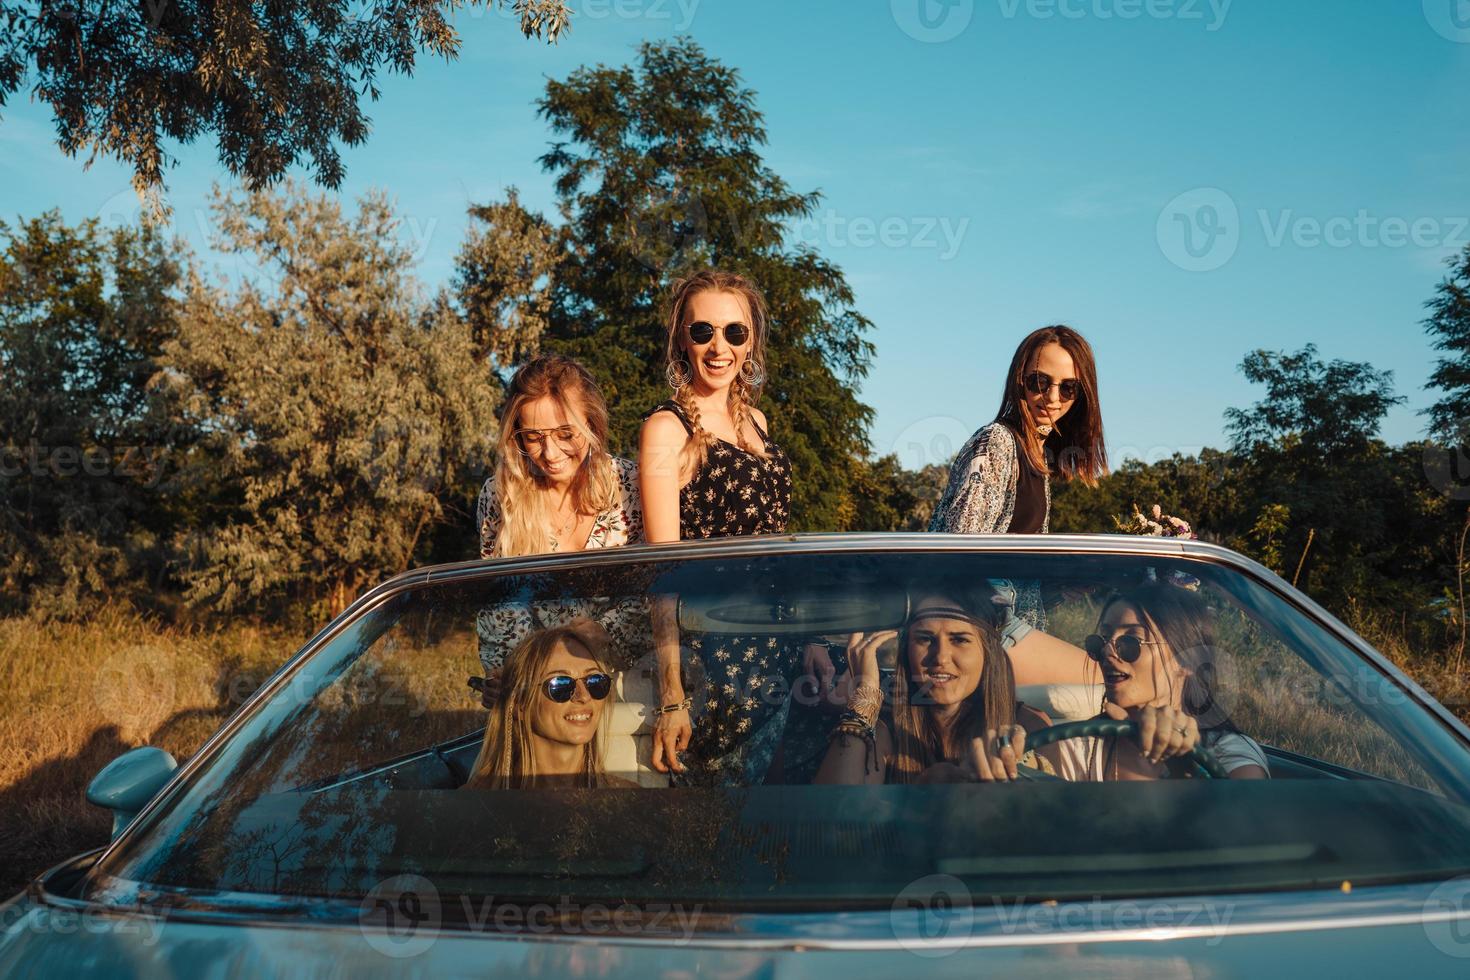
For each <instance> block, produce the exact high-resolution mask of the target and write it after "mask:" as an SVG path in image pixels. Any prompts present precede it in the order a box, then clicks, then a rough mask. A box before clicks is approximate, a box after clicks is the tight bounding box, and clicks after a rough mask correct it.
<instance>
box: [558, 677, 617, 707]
mask: <svg viewBox="0 0 1470 980" xmlns="http://www.w3.org/2000/svg"><path fill="white" fill-rule="evenodd" d="M577 680H578V679H577V678H575V677H568V676H567V675H565V674H558V675H556V676H555V677H548V678H546V683H545V684H544V685H542V690H543V691H545V692H546V696H547V697H548V698H550V699H551V700H553V701H555V702H556V703H557V704H566V703H567V702H568V701H570V700H571V699H572V695H573V694H575V693H576V691H577ZM581 681H582V684H583V686H585V687H586V688H587V694H588V696H590V697H591V698H592V700H594V701H601V700H602V699H603V698H605V697H607V696H608V695H609V694H611V693H612V678H611V677H609V676H607V675H606V674H603V673H597V674H588V675H587V676H586V677H583V678H581Z"/></svg>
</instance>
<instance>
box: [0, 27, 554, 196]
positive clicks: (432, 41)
mask: <svg viewBox="0 0 1470 980" xmlns="http://www.w3.org/2000/svg"><path fill="white" fill-rule="evenodd" d="M483 3H484V5H485V6H487V7H489V8H491V9H496V8H498V7H502V6H506V5H507V0H483ZM472 5H474V6H478V5H480V3H479V2H476V3H474V4H472ZM463 6H465V4H464V3H463V2H462V0H375V2H373V3H367V4H362V3H354V2H352V0H313V2H311V3H257V2H249V0H135V2H133V3H53V2H48V0H41V2H14V0H10V2H7V0H0V36H3V37H4V38H5V40H6V42H8V43H7V44H6V46H5V49H4V50H3V51H0V106H3V105H4V104H5V103H6V102H7V100H8V98H9V97H10V96H11V95H13V94H14V93H15V92H17V91H19V90H20V88H21V86H22V85H24V84H26V82H27V80H28V79H29V78H30V77H31V76H34V88H33V91H34V95H35V98H36V99H38V100H39V101H43V102H46V103H48V104H49V105H50V106H51V110H52V112H53V114H54V116H55V119H56V134H57V141H58V143H59V144H60V147H61V149H62V151H63V152H64V153H66V154H67V155H68V156H75V155H77V154H79V153H86V154H89V156H90V157H95V156H96V155H97V154H99V153H101V154H105V155H109V156H114V157H116V158H118V159H119V160H122V161H123V162H124V163H126V164H127V165H128V166H130V167H131V168H132V169H133V185H134V187H135V188H136V189H137V190H138V192H139V193H140V194H141V193H145V192H153V191H156V190H158V189H160V188H161V187H162V184H163V170H164V167H166V166H167V165H168V164H169V163H170V161H169V159H168V156H167V154H166V152H165V150H164V147H163V144H164V141H165V140H177V141H178V142H180V143H191V142H193V141H194V140H195V139H197V138H199V137H201V136H206V135H208V136H211V137H213V138H214V140H215V141H216V143H217V145H218V147H219V158H220V163H221V164H223V165H224V166H225V167H226V168H227V169H228V170H229V172H230V173H231V174H233V175H234V176H236V177H239V178H241V179H242V180H243V181H244V182H245V184H246V185H247V186H248V187H252V188H254V187H260V186H263V185H266V184H269V183H271V182H273V181H275V180H277V179H278V178H280V177H281V175H283V174H284V173H285V172H286V170H287V169H288V168H289V167H291V166H292V165H293V164H295V163H296V162H297V161H299V160H308V161H310V167H311V170H312V172H313V174H314V176H315V177H316V179H317V180H318V181H320V182H321V183H322V184H325V185H326V186H328V187H336V186H337V185H338V184H339V183H340V182H341V180H342V176H343V173H344V170H343V166H342V159H341V155H340V154H339V153H338V150H337V146H338V144H339V143H342V144H346V145H348V146H356V145H359V144H361V143H363V142H364V141H365V140H366V139H367V137H368V133H369V131H370V129H371V122H370V120H369V119H368V118H367V116H365V115H364V114H363V111H362V106H361V104H360V101H359V99H360V97H361V96H362V95H367V96H368V97H369V98H371V99H372V100H374V101H376V100H377V98H378V95H379V90H378V84H377V81H378V73H379V72H380V71H382V70H384V69H387V70H389V71H396V72H402V73H403V74H406V75H408V74H412V73H413V68H414V59H415V57H416V56H417V54H418V52H419V51H421V50H422V51H428V52H429V53H430V54H433V55H438V56H440V57H443V58H446V59H448V58H453V57H455V56H456V54H457V53H458V51H459V43H460V42H459V35H458V33H457V32H456V31H455V30H454V28H453V27H452V26H451V25H450V20H449V17H448V16H446V15H451V16H452V14H453V13H454V11H456V10H458V9H460V8H462V7H463ZM513 7H514V9H515V11H516V13H517V14H518V15H519V19H520V28H521V31H522V32H523V33H524V34H526V35H527V36H531V35H535V36H537V37H545V38H547V39H548V40H549V41H555V40H556V38H557V36H558V34H559V33H560V32H561V31H562V30H564V29H565V28H566V25H567V17H568V11H567V7H566V3H565V0H514V3H513Z"/></svg>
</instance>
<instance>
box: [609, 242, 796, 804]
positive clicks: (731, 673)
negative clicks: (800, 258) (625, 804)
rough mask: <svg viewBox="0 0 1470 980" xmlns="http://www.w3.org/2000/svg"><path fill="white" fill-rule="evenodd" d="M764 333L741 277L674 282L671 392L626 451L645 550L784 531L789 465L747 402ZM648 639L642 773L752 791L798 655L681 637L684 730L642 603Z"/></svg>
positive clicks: (673, 641) (672, 657) (667, 640)
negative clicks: (646, 760)
mask: <svg viewBox="0 0 1470 980" xmlns="http://www.w3.org/2000/svg"><path fill="white" fill-rule="evenodd" d="M766 328H767V317H766V305H765V301H764V299H763V298H762V296H761V294H760V291H759V290H758V289H756V287H755V285H754V284H753V283H752V282H750V280H748V279H746V278H745V277H743V276H739V275H735V274H733V273H728V272H719V271H715V270H708V271H704V272H700V273H698V274H696V275H693V276H691V277H689V278H688V279H685V280H683V281H682V282H679V283H677V284H675V286H674V289H673V295H672V297H671V300H670V304H669V316H668V333H667V338H666V342H665V352H666V362H667V377H668V382H669V387H670V388H672V389H673V392H674V397H673V398H672V399H671V400H670V401H666V402H664V403H662V404H660V405H659V406H657V407H656V408H654V410H653V411H652V412H650V413H649V414H648V416H647V417H646V418H645V420H644V422H643V429H642V432H641V435H640V438H639V447H638V463H639V486H640V489H641V491H642V496H643V514H644V521H645V526H646V529H647V537H648V540H649V541H650V542H659V541H678V540H681V539H688V538H718V537H728V536H731V535H746V534H775V533H779V532H782V531H785V530H786V522H787V519H788V517H789V515H790V510H791V464H790V462H789V461H788V460H787V458H786V454H785V453H784V452H782V451H781V447H780V446H778V445H776V443H775V442H774V441H773V440H772V439H771V437H770V434H769V432H770V429H769V423H768V422H767V421H766V416H765V414H764V413H762V412H761V410H760V409H758V408H756V407H755V402H756V399H757V397H758V396H759V393H760V388H761V385H762V384H764V383H765V366H764V361H765V350H766ZM654 639H655V647H656V649H657V652H658V660H659V671H658V688H659V703H660V705H661V707H660V708H659V709H657V710H658V718H657V722H656V727H655V730H654V747H653V765H654V767H655V768H656V769H659V770H660V771H669V770H670V769H672V770H673V771H674V772H677V773H682V774H683V778H684V780H685V781H688V782H704V783H711V784H740V785H749V784H750V783H753V782H759V781H760V780H761V779H762V778H764V776H765V773H766V770H767V768H768V767H769V765H770V762H771V758H772V756H773V754H774V752H775V749H776V747H777V745H778V744H779V742H780V737H781V732H782V729H783V727H784V723H785V709H786V703H785V700H784V698H783V697H780V696H777V695H776V694H775V693H774V691H775V689H776V688H778V687H780V686H781V685H782V684H783V683H784V682H785V680H786V678H787V677H788V676H789V675H790V674H792V673H794V672H795V663H796V662H797V661H798V660H799V656H800V654H799V652H797V653H796V654H794V655H793V651H792V649H791V647H790V645H789V644H783V643H780V642H778V641H777V640H776V639H775V638H773V637H764V638H754V637H734V636H730V637H720V638H719V642H718V643H715V642H711V643H710V644H709V645H708V646H706V643H705V638H702V637H689V638H687V641H686V642H687V644H688V646H689V648H690V650H691V652H692V654H693V655H694V656H695V657H696V658H697V659H698V660H699V661H700V664H701V665H702V666H703V669H704V674H705V682H704V684H703V685H702V686H701V690H700V691H699V692H698V693H699V694H700V696H701V700H702V702H703V703H702V705H701V709H702V710H701V711H700V712H699V713H700V719H699V725H698V728H697V730H696V729H695V726H694V724H693V722H692V720H691V708H693V707H694V706H695V705H694V699H693V698H692V697H688V696H686V692H685V690H684V679H683V674H682V671H681V667H680V658H679V639H680V638H679V630H678V625H677V623H676V622H674V618H673V616H672V610H671V603H670V602H669V601H667V600H665V601H663V602H658V603H655V618H654ZM685 749H687V750H688V753H687V759H684V760H681V759H680V757H679V753H680V752H681V751H684V750H685ZM686 763H687V764H686Z"/></svg>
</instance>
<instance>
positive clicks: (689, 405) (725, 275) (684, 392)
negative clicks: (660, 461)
mask: <svg viewBox="0 0 1470 980" xmlns="http://www.w3.org/2000/svg"><path fill="white" fill-rule="evenodd" d="M705 292H717V293H732V294H734V295H736V296H739V297H740V298H741V299H742V300H744V301H745V306H746V309H748V310H750V323H749V327H750V346H749V348H747V350H746V354H745V356H746V359H747V360H750V361H754V362H755V364H756V365H757V366H758V367H759V368H760V369H761V370H762V372H764V370H765V366H766V331H767V326H768V320H767V314H766V301H765V297H763V296H762V295H761V291H760V290H759V289H757V288H756V286H755V283H753V282H751V281H750V280H749V279H747V278H745V277H744V276H741V275H737V274H735V273H733V272H721V271H720V270H718V269H706V270H704V271H703V272H697V273H695V274H694V275H692V276H689V277H688V278H686V279H681V280H679V281H678V282H676V283H674V286H673V289H672V290H671V291H670V296H669V310H668V318H667V321H666V322H667V325H668V337H667V340H666V342H665V346H664V359H665V362H666V364H667V365H668V366H670V367H672V366H673V365H674V364H676V363H679V362H681V361H682V362H683V363H684V364H685V365H687V366H688V368H689V370H690V372H691V373H692V372H693V369H694V365H693V364H692V363H691V362H690V360H689V355H688V353H687V352H686V351H685V349H684V328H685V327H687V326H689V324H690V323H692V322H693V319H692V314H691V313H690V306H691V304H692V301H693V299H694V297H696V296H698V295H699V294H700V293H705ZM717 326H724V324H717ZM759 397H760V389H759V388H753V387H751V386H750V385H749V384H747V383H746V381H745V379H744V377H742V376H741V375H740V374H739V373H737V374H736V376H735V381H734V383H733V384H731V385H730V395H729V398H730V402H729V404H730V418H731V419H732V420H733V421H734V423H735V433H736V435H737V436H738V438H739V439H740V448H742V449H744V450H745V451H746V452H749V453H751V454H753V455H755V456H759V457H761V458H762V459H764V458H765V457H766V447H765V445H764V443H762V442H760V441H757V442H755V443H754V444H752V443H751V442H750V441H749V440H747V439H746V436H745V433H746V430H747V429H748V428H749V426H748V425H747V424H746V423H747V422H748V421H749V420H750V408H751V406H752V405H754V404H755V403H756V400H757V399H759ZM674 401H675V402H676V403H677V404H678V405H679V407H680V408H681V409H683V410H684V414H685V415H686V416H687V417H688V419H689V424H690V425H691V426H693V428H694V437H693V438H692V439H690V440H689V445H688V446H686V447H685V453H686V456H685V459H686V461H687V460H693V462H694V466H695V469H698V468H699V467H702V466H703V465H704V461H705V460H706V459H707V458H708V457H709V448H710V445H711V444H712V443H713V442H714V436H712V435H711V434H710V433H709V431H708V430H706V429H705V428H704V426H702V425H700V424H699V407H698V406H697V405H695V404H694V386H693V385H692V384H687V385H685V386H684V387H682V388H680V389H678V390H677V391H676V392H675V393H674Z"/></svg>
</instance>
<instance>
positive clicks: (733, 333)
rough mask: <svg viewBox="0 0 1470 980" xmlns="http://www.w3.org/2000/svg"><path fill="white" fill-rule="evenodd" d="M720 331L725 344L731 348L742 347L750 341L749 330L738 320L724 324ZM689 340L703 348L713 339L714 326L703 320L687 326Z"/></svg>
mask: <svg viewBox="0 0 1470 980" xmlns="http://www.w3.org/2000/svg"><path fill="white" fill-rule="evenodd" d="M721 330H722V332H723V333H724V335H725V343H727V344H729V345H730V346H731V347H743V346H744V345H745V342H746V341H747V340H749V339H750V328H749V327H747V326H746V325H745V324H743V323H741V322H739V321H738V320H737V321H736V322H734V323H727V324H725V326H724V327H722V328H721ZM689 339H690V340H692V341H694V343H696V344H698V345H699V346H701V347H703V346H704V345H705V344H707V343H709V342H710V341H711V340H714V339H715V325H714V324H712V323H706V322H705V321H704V320H697V321H695V322H694V323H691V324H689Z"/></svg>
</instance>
